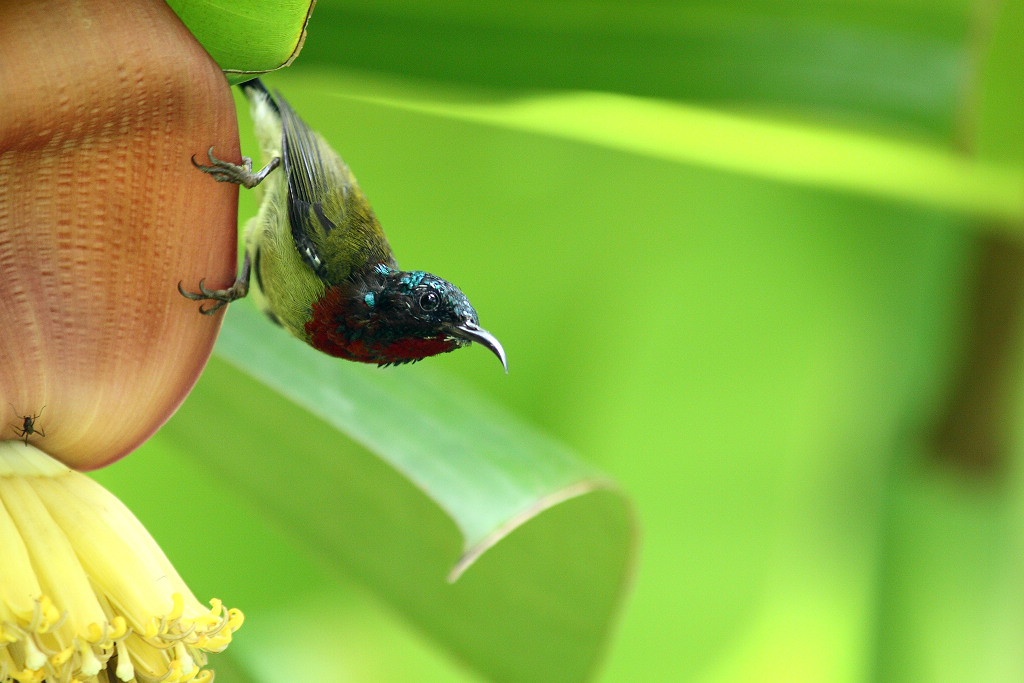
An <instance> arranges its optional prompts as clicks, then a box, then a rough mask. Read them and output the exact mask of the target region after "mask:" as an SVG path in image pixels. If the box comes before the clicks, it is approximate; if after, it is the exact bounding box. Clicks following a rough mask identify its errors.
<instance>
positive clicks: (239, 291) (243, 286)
mask: <svg viewBox="0 0 1024 683" xmlns="http://www.w3.org/2000/svg"><path fill="white" fill-rule="evenodd" d="M205 281H206V280H205V278H204V279H203V280H200V281H199V291H198V292H186V291H185V290H184V289H182V287H181V283H180V282H179V283H178V292H179V293H180V294H181V295H182V296H183V297H185V298H186V299H191V300H192V301H214V302H216V303H214V304H213V305H212V306H199V312H200V313H202V314H203V315H213V314H214V313H216V312H217V311H219V310H220V309H221V307H223V306H224V304H229V303H231V302H232V301H235V300H236V299H241V298H242V297H244V296H245V295H246V294H248V293H249V283H248V282H247V281H244V280H235V283H234V284H233V285H231V286H230V287H228V288H227V289H207V288H206V287H204V286H203V283H204V282H205Z"/></svg>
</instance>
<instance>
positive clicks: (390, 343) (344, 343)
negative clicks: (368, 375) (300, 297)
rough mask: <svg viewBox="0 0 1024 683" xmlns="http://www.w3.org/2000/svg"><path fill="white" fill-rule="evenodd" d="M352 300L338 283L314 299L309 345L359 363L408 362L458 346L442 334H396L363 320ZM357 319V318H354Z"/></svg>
mask: <svg viewBox="0 0 1024 683" xmlns="http://www.w3.org/2000/svg"><path fill="white" fill-rule="evenodd" d="M350 305H357V306H358V305H359V303H358V302H355V303H353V300H352V299H349V298H347V297H345V296H343V295H342V293H341V289H340V288H339V287H329V288H328V289H327V291H326V292H324V295H323V297H321V298H320V300H319V301H316V302H314V303H313V307H312V312H313V315H312V317H311V318H310V320H309V322H307V323H306V326H305V328H306V334H307V335H309V343H310V346H312V347H313V348H315V349H317V350H318V351H322V352H323V353H326V354H327V355H329V356H334V357H335V358H344V359H346V360H353V361H357V362H359V363H377V364H384V363H409V362H412V361H417V360H420V359H422V358H427V357H428V356H436V355H437V354H439V353H447V352H448V351H454V350H455V349H456V348H458V346H459V343H458V342H457V341H455V340H453V339H449V338H447V337H446V336H445V335H438V336H436V337H430V338H427V339H423V338H421V337H396V336H395V335H394V334H392V333H391V332H392V331H390V330H387V329H380V328H379V327H376V326H372V324H367V323H366V322H363V321H364V320H365V312H363V313H364V315H363V316H360V317H356V316H354V315H352V313H353V312H352V311H350V310H348V308H349V306H350ZM357 321H358V322H357Z"/></svg>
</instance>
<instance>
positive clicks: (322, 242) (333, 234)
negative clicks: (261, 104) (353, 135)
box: [275, 93, 396, 286]
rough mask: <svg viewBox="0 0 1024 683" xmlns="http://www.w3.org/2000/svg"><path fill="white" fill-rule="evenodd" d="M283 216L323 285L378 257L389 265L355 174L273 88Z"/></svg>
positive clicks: (340, 281) (380, 234) (387, 252)
mask: <svg viewBox="0 0 1024 683" xmlns="http://www.w3.org/2000/svg"><path fill="white" fill-rule="evenodd" d="M275 99H276V100H277V105H278V109H279V111H280V113H281V132H282V140H281V155H282V157H283V159H282V160H283V162H284V172H285V175H286V176H287V178H288V219H289V222H290V223H291V230H292V239H293V240H294V242H295V248H296V249H298V251H299V254H300V256H301V257H302V260H303V261H304V262H305V263H306V264H307V265H308V266H309V267H310V268H312V269H313V271H314V272H315V273H316V274H317V276H318V277H320V279H321V280H323V281H324V283H325V284H327V285H328V286H330V285H339V284H343V283H344V282H346V281H347V280H348V279H349V277H350V276H351V275H352V274H354V273H355V272H357V271H359V270H361V269H363V268H365V267H367V266H373V265H376V264H378V263H384V264H387V265H389V266H392V267H395V265H396V264H395V260H394V256H393V254H392V252H391V247H390V246H389V245H388V241H387V238H386V237H385V236H384V231H383V230H382V229H381V227H380V223H379V222H378V221H377V217H376V216H375V215H374V213H373V209H371V208H370V204H369V202H368V201H367V200H366V197H365V195H363V192H362V190H360V189H359V185H358V184H357V183H356V179H355V176H353V175H352V172H351V171H350V170H349V168H348V166H346V165H345V162H344V161H342V159H341V157H340V156H339V155H338V153H337V152H335V151H334V150H333V149H331V147H330V145H328V144H327V141H326V140H324V139H323V137H322V136H321V135H320V134H319V133H316V132H315V131H313V130H312V129H310V127H309V126H307V125H306V122H305V121H303V120H302V119H301V118H299V116H298V115H297V114H296V113H295V110H293V109H292V108H291V106H290V105H289V104H288V102H287V101H286V100H285V99H284V98H283V97H281V95H280V93H275Z"/></svg>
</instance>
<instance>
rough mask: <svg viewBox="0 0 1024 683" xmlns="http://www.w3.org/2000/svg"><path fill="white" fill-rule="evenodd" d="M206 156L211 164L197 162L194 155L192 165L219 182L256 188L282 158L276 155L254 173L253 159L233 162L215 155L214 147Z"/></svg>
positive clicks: (244, 158) (243, 158)
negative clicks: (239, 162)
mask: <svg viewBox="0 0 1024 683" xmlns="http://www.w3.org/2000/svg"><path fill="white" fill-rule="evenodd" d="M206 156H207V157H208V158H209V159H210V166H204V165H202V164H200V163H198V162H196V155H195V154H193V155H192V165H193V166H195V167H196V168H198V169H199V170H200V171H202V172H203V173H206V174H207V175H209V176H211V177H213V179H214V180H216V181H217V182H218V183H234V184H235V185H242V186H243V187H247V188H250V189H252V188H254V187H256V186H257V185H259V184H260V183H261V182H263V179H264V178H266V177H267V174H268V173H270V172H271V171H273V170H274V169H275V168H277V167H278V165H280V163H281V159H280V158H278V157H274V158H273V159H271V160H270V163H268V164H267V165H266V166H264V167H263V168H261V169H260V170H259V171H257V172H255V173H253V170H252V159H250V158H249V157H242V165H241V166H239V165H238V164H233V163H231V162H230V161H224V160H223V159H218V158H217V157H215V156H213V147H210V149H208V150H206Z"/></svg>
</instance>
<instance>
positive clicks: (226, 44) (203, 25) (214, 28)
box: [167, 0, 315, 84]
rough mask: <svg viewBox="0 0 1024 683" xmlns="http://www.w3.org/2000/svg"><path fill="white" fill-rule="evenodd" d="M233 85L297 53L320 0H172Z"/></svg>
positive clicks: (281, 64)
mask: <svg viewBox="0 0 1024 683" xmlns="http://www.w3.org/2000/svg"><path fill="white" fill-rule="evenodd" d="M167 4H168V5H170V6H171V9H173V10H174V12H175V13H176V14H177V15H178V17H180V18H181V20H182V22H183V23H184V24H185V25H186V26H187V27H188V29H189V30H190V31H192V33H193V35H195V37H196V39H197V40H198V41H199V42H200V43H202V45H203V47H204V48H206V51H207V52H209V53H210V56H211V57H213V59H214V61H216V62H217V64H219V65H220V67H221V69H223V70H224V72H225V74H226V75H227V77H228V81H229V82H231V83H232V84H234V83H240V82H242V81H245V80H248V79H249V78H252V76H253V74H259V73H264V72H267V71H274V70H276V69H280V68H282V67H285V66H288V65H289V64H291V63H292V61H293V60H294V59H295V58H296V57H297V56H298V54H299V51H300V50H301V49H302V43H303V40H305V37H306V24H307V23H308V21H309V17H310V15H311V14H312V12H313V5H314V4H315V0H273V1H272V2H263V1H262V0H206V1H205V2H194V1H190V0H168V3H167Z"/></svg>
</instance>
